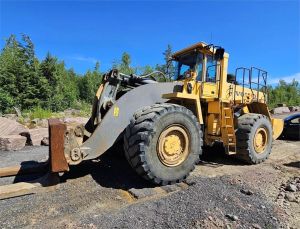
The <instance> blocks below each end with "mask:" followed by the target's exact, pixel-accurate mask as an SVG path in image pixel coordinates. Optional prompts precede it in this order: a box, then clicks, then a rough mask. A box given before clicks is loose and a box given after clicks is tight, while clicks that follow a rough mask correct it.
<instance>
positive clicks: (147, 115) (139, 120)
mask: <svg viewBox="0 0 300 229" xmlns="http://www.w3.org/2000/svg"><path fill="white" fill-rule="evenodd" d="M172 124H180V125H182V126H184V127H185V128H186V130H187V131H188V132H189V133H188V135H189V137H190V138H189V140H190V153H189V155H188V156H187V158H186V159H185V160H184V161H183V162H182V163H181V164H179V165H178V166H173V167H168V166H166V165H164V164H163V163H162V162H161V161H160V160H159V157H158V154H157V151H156V145H157V141H158V138H159V136H160V134H161V132H162V131H163V130H164V129H165V128H167V127H168V126H170V125H172ZM202 145H203V140H202V131H201V127H200V124H199V122H198V120H197V118H196V117H195V115H194V114H193V113H192V112H191V111H190V110H188V109H187V108H185V107H183V106H179V105H176V104H168V103H163V104H155V105H153V106H149V107H144V108H143V109H141V110H139V111H137V112H136V113H135V115H134V117H133V118H132V120H131V122H130V125H128V127H127V128H126V131H125V134H124V150H125V156H126V158H127V160H128V162H129V164H130V165H131V167H132V168H133V169H134V170H135V171H136V172H137V173H138V174H139V175H140V176H142V177H143V178H145V179H147V180H150V181H151V182H153V183H155V184H159V185H167V184H173V183H176V182H181V181H182V180H184V179H185V178H186V177H187V176H188V175H189V173H190V172H191V171H192V170H194V168H195V164H197V163H198V162H199V160H200V159H199V157H200V155H201V154H202Z"/></svg>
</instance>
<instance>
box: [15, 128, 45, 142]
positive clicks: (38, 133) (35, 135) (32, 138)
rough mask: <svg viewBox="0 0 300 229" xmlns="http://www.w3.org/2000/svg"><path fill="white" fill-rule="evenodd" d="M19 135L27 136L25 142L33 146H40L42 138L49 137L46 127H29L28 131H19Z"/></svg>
mask: <svg viewBox="0 0 300 229" xmlns="http://www.w3.org/2000/svg"><path fill="white" fill-rule="evenodd" d="M21 135H22V136H25V137H27V144H29V145H33V146H40V145H41V144H42V140H43V139H44V138H48V137H49V133H48V128H35V129H30V130H28V132H25V133H21Z"/></svg>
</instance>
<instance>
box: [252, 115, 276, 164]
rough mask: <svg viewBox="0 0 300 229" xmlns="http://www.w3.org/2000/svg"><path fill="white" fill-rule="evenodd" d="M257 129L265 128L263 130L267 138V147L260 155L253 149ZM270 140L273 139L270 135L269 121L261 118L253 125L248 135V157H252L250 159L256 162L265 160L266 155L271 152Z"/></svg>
mask: <svg viewBox="0 0 300 229" xmlns="http://www.w3.org/2000/svg"><path fill="white" fill-rule="evenodd" d="M259 128H265V130H266V131H267V135H268V136H267V137H268V143H267V146H266V148H265V150H264V151H263V152H262V153H257V152H256V150H255V148H254V138H255V133H256V131H257V130H258V129H259ZM272 139H273V135H272V126H271V123H270V121H269V120H268V119H267V118H266V117H264V116H263V117H262V118H260V119H258V120H257V121H256V122H255V123H254V125H253V128H252V129H251V133H250V139H249V141H250V142H249V148H250V154H251V155H250V156H251V157H253V158H252V159H254V161H258V160H263V159H266V158H267V157H268V155H269V154H270V152H271V148H272Z"/></svg>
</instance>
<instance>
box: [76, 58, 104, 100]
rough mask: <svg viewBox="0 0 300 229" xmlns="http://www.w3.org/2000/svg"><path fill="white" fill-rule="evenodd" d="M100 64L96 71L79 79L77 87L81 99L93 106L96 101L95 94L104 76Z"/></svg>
mask: <svg viewBox="0 0 300 229" xmlns="http://www.w3.org/2000/svg"><path fill="white" fill-rule="evenodd" d="M99 66H100V65H99V62H97V63H96V66H95V69H94V70H93V71H92V72H91V71H90V70H88V71H87V73H86V74H85V75H84V76H83V77H79V78H78V79H77V86H78V89H79V98H80V100H82V101H85V102H87V103H89V104H91V103H92V102H93V101H94V98H95V94H96V92H97V90H98V87H99V85H100V84H101V81H102V75H101V73H100V71H99Z"/></svg>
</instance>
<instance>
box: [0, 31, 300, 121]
mask: <svg viewBox="0 0 300 229" xmlns="http://www.w3.org/2000/svg"><path fill="white" fill-rule="evenodd" d="M171 55H172V47H171V46H170V45H168V46H167V48H166V50H165V51H164V52H163V56H164V63H163V64H157V65H156V66H155V67H153V66H150V65H146V66H136V67H133V66H131V57H130V55H129V53H127V52H124V53H123V54H122V56H121V58H120V60H119V61H116V62H115V63H114V64H113V68H117V69H118V70H119V71H120V72H122V73H124V74H127V75H130V74H139V75H146V74H149V73H151V72H153V71H155V70H159V71H161V72H163V73H164V74H166V75H167V79H165V78H164V77H161V76H159V75H156V76H155V77H156V79H157V80H158V81H160V82H164V81H170V80H171V79H172V76H173V74H174V72H175V67H174V66H173V65H172V64H171V65H169V63H170V62H168V61H169V59H170V57H171ZM101 82H102V74H101V72H100V64H99V62H97V63H96V64H95V68H94V69H93V70H88V71H87V72H86V73H85V74H84V75H83V76H80V75H77V74H76V73H75V72H74V70H73V69H67V68H66V66H65V63H64V62H63V61H60V60H58V59H57V58H56V57H55V56H53V55H51V54H50V53H47V55H46V57H45V58H44V59H43V60H41V61H39V60H38V59H37V58H36V56H35V51H34V44H33V42H32V41H31V39H30V38H29V36H27V35H22V36H21V39H20V40H18V39H17V37H16V36H15V35H11V36H10V37H9V38H8V39H7V40H6V43H5V45H4V47H3V49H2V50H1V52H0V113H6V112H11V111H12V110H13V107H18V108H20V109H21V110H23V111H24V110H31V111H30V112H29V114H28V115H29V116H30V117H31V118H48V117H50V116H51V115H52V116H53V115H57V114H59V113H52V112H59V111H62V110H65V109H67V108H75V109H78V110H80V111H81V113H82V114H81V115H83V116H89V115H90V112H91V104H92V102H93V100H94V97H95V93H96V91H97V90H98V87H99V85H100V84H101ZM268 89H269V90H268V91H269V105H270V106H271V107H274V106H276V104H277V103H286V104H287V105H299V104H300V89H299V83H298V82H297V81H296V80H294V81H293V82H292V83H286V82H284V81H280V82H279V85H278V86H276V87H271V86H269V88H268Z"/></svg>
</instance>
